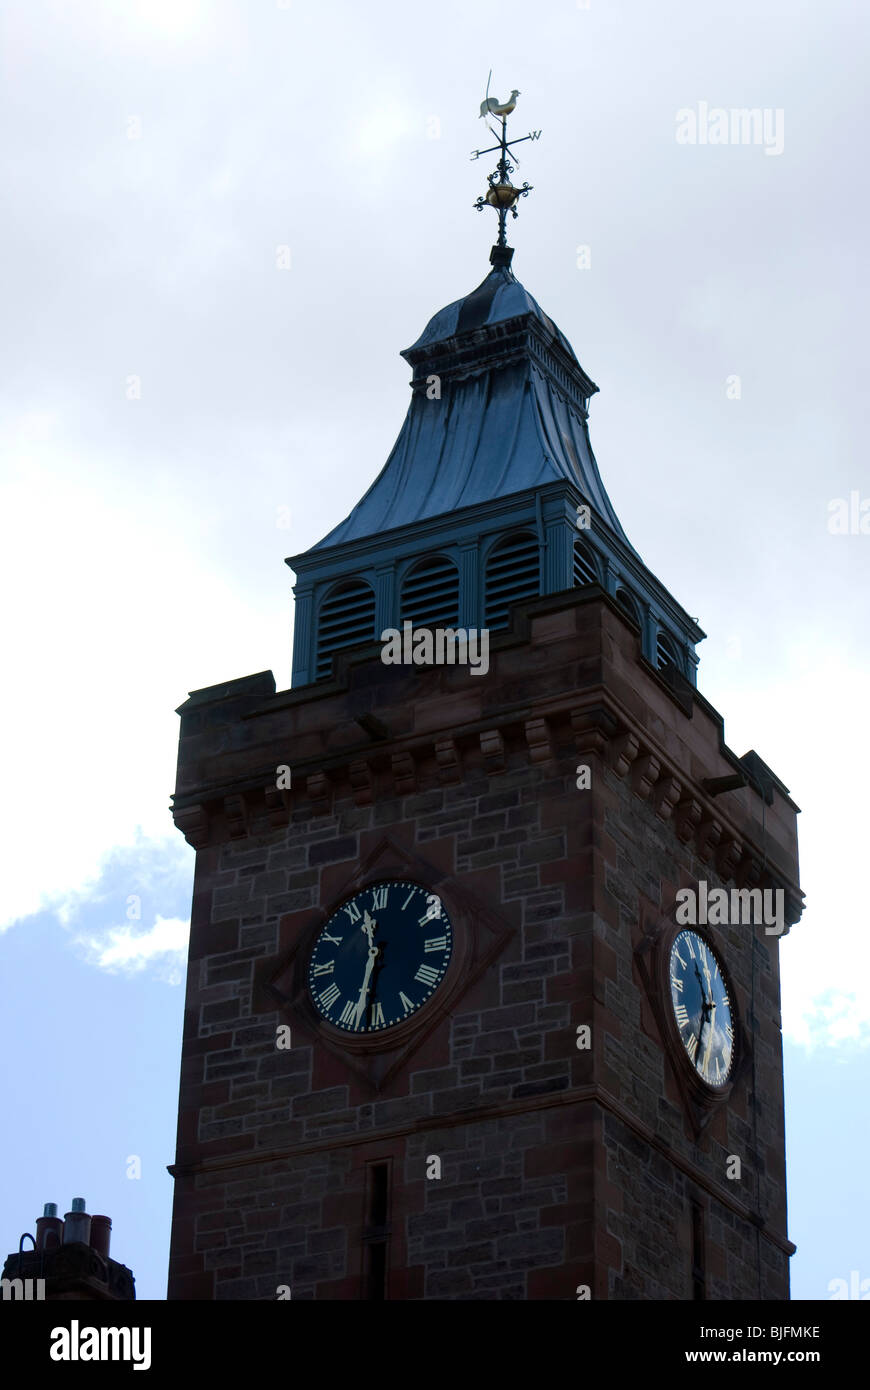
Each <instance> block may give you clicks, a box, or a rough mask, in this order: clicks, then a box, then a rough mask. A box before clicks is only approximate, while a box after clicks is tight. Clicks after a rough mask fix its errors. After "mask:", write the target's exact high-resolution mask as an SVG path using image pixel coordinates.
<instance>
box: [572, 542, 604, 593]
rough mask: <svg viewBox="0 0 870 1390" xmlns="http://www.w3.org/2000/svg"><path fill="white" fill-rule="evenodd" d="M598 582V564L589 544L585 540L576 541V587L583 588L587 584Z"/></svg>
mask: <svg viewBox="0 0 870 1390" xmlns="http://www.w3.org/2000/svg"><path fill="white" fill-rule="evenodd" d="M597 583H598V566H597V565H596V563H595V556H594V555H593V554H592V551H591V550H590V549H589V546H588V545H586V544H584V542H583V541H575V542H574V588H575V589H582V588H583V587H584V586H585V585H586V584H597Z"/></svg>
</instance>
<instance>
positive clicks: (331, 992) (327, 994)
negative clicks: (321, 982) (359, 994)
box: [320, 984, 341, 1011]
mask: <svg viewBox="0 0 870 1390" xmlns="http://www.w3.org/2000/svg"><path fill="white" fill-rule="evenodd" d="M340 994H341V990H340V989H339V987H338V985H336V984H332V985H330V986H329V989H327V990H324V992H323V994H321V996H320V1004H321V1007H322V1008H324V1009H326V1010H327V1011H328V1010H329V1009H331V1008H332V1006H333V1004H334V1003H335V1001H336V999H337V998H338V996H339V995H340Z"/></svg>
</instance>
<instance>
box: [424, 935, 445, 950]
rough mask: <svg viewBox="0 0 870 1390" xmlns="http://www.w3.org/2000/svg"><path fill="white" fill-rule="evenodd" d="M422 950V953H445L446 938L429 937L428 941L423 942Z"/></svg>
mask: <svg viewBox="0 0 870 1390" xmlns="http://www.w3.org/2000/svg"><path fill="white" fill-rule="evenodd" d="M423 950H424V951H446V950H447V937H446V936H430V937H429V940H428V941H424V943H423Z"/></svg>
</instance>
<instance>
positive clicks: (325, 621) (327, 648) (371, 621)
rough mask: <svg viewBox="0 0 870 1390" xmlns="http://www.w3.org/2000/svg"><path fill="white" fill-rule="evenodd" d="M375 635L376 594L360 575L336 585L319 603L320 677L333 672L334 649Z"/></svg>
mask: <svg viewBox="0 0 870 1390" xmlns="http://www.w3.org/2000/svg"><path fill="white" fill-rule="evenodd" d="M374 639H375V595H374V591H373V590H372V589H370V588H369V586H368V584H364V583H363V581H362V580H361V579H355V580H352V581H351V582H350V583H348V584H341V585H339V587H338V588H337V589H333V591H332V593H330V594H328V595H327V597H326V598H325V599H324V600H323V603H322V604H321V605H320V621H319V623H318V626H317V679H318V680H321V679H322V678H323V677H324V676H329V675H331V674H332V653H333V652H336V651H338V650H339V648H340V647H355V646H358V645H359V644H360V643H362V642H373V641H374Z"/></svg>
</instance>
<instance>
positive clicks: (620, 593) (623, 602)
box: [614, 589, 640, 627]
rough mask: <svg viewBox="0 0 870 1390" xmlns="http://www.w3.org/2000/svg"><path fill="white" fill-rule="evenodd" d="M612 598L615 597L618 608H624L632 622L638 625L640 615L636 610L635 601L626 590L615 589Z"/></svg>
mask: <svg viewBox="0 0 870 1390" xmlns="http://www.w3.org/2000/svg"><path fill="white" fill-rule="evenodd" d="M614 598H615V599H616V602H617V603H618V604H619V606H620V608H623V609H624V610H625V612H626V613H627V614H628V616H629V617H630V618H631V620H632V622H633V623H637V625H638V627H640V617H639V615H638V611H637V604H636V603H635V601H634V599H633V598H632V596H631V594H630V593H629V592H628V590H627V589H617V591H616V593H615V594H614Z"/></svg>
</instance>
